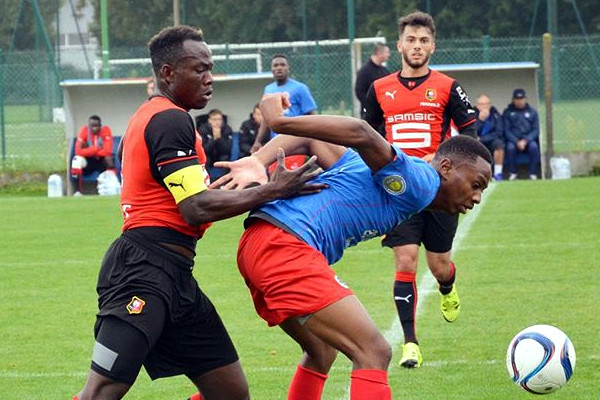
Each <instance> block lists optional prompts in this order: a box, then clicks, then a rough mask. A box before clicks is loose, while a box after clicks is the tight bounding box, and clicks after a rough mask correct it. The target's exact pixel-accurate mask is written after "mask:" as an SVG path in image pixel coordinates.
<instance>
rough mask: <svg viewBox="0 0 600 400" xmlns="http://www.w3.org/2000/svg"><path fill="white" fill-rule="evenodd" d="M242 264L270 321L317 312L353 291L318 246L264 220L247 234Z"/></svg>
mask: <svg viewBox="0 0 600 400" xmlns="http://www.w3.org/2000/svg"><path fill="white" fill-rule="evenodd" d="M237 261H238V267H239V269H240V273H241V274H242V276H243V277H244V280H245V281H246V285H247V286H248V288H249V289H250V293H251V294H252V300H253V301H254V307H255V308H256V312H257V313H258V315H260V317H261V318H262V319H264V320H265V321H267V323H268V324H269V326H274V325H279V324H281V323H282V322H283V321H285V320H286V319H288V318H290V317H294V316H295V317H300V316H304V315H309V314H313V313H315V312H317V311H319V310H321V309H323V308H325V307H327V306H328V305H330V304H332V303H335V302H336V301H338V300H340V299H341V298H343V297H346V296H350V295H352V294H353V292H352V290H350V289H349V288H348V287H347V286H346V285H344V284H343V283H341V282H340V281H339V279H338V278H337V276H336V275H335V272H334V271H333V269H332V268H331V267H330V266H329V264H328V263H327V260H326V259H325V257H324V256H323V254H321V253H320V252H319V251H317V250H316V249H314V248H312V247H310V246H309V245H308V244H306V243H304V242H303V241H301V240H300V239H298V238H296V237H295V236H294V235H291V234H289V233H287V232H285V231H284V230H282V229H280V228H278V227H276V226H274V225H272V224H270V223H268V222H266V221H262V220H257V221H255V222H254V223H253V224H252V225H251V226H250V227H249V228H248V229H247V230H246V231H245V232H244V234H243V235H242V238H241V239H240V245H239V248H238V256H237Z"/></svg>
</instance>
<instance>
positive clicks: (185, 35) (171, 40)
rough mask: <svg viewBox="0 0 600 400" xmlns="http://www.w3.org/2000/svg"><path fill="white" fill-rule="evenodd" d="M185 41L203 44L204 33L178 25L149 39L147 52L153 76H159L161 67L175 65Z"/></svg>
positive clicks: (165, 29)
mask: <svg viewBox="0 0 600 400" xmlns="http://www.w3.org/2000/svg"><path fill="white" fill-rule="evenodd" d="M186 40H195V41H198V42H204V33H203V32H202V30H201V29H196V28H193V27H191V26H187V25H178V26H171V27H169V28H164V29H163V30H161V31H160V32H158V33H157V34H156V35H154V36H153V37H152V39H150V42H148V50H149V51H150V59H151V60H152V69H153V71H154V75H155V76H159V75H160V69H161V67H162V66H163V65H165V64H175V62H176V61H177V60H179V58H181V56H182V52H183V42H185V41H186Z"/></svg>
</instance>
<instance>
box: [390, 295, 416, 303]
mask: <svg viewBox="0 0 600 400" xmlns="http://www.w3.org/2000/svg"><path fill="white" fill-rule="evenodd" d="M411 297H412V294H409V295H408V296H406V297H402V296H394V300H402V301H405V302H407V303H409V304H410V300H409V299H410V298H411Z"/></svg>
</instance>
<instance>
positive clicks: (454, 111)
mask: <svg viewBox="0 0 600 400" xmlns="http://www.w3.org/2000/svg"><path fill="white" fill-rule="evenodd" d="M448 106H449V107H450V114H451V117H452V120H453V121H454V124H455V125H456V127H457V128H458V131H459V132H460V133H461V134H463V135H464V134H466V135H469V136H471V137H473V138H474V139H476V138H477V130H476V128H475V121H476V120H477V117H476V115H477V113H476V111H475V109H474V108H473V106H472V105H471V102H470V101H469V97H468V96H467V92H465V90H464V89H463V88H462V86H461V85H460V84H459V83H458V82H457V81H454V82H452V89H451V90H450V100H449V102H448Z"/></svg>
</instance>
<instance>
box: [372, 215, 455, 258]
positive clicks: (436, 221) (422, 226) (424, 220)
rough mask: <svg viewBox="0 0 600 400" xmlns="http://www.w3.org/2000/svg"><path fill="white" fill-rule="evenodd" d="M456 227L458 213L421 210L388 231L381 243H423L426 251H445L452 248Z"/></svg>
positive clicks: (390, 244) (393, 245)
mask: <svg viewBox="0 0 600 400" xmlns="http://www.w3.org/2000/svg"><path fill="white" fill-rule="evenodd" d="M457 227H458V214H448V213H446V212H443V211H428V210H425V211H421V212H420V213H418V214H415V215H413V216H412V217H410V218H409V219H407V220H406V221H404V222H402V223H401V224H400V225H398V226H397V227H395V228H394V229H392V231H390V232H388V233H387V234H386V235H385V236H384V237H383V239H382V241H381V245H382V246H386V247H397V246H403V245H406V244H417V245H420V244H421V243H423V246H425V249H426V250H427V251H431V252H432V253H446V252H448V251H450V250H452V241H453V240H454V235H455V234H456V228H457Z"/></svg>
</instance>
